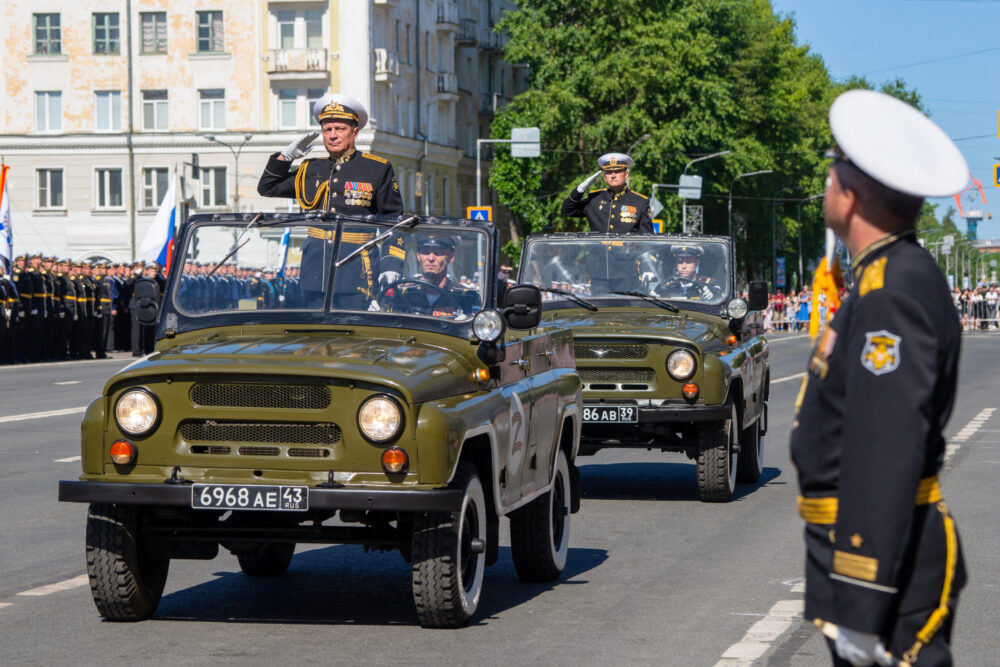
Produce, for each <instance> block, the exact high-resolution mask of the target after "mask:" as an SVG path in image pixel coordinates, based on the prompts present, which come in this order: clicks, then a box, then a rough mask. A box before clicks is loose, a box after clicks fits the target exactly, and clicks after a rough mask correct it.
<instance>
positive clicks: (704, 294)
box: [701, 285, 713, 301]
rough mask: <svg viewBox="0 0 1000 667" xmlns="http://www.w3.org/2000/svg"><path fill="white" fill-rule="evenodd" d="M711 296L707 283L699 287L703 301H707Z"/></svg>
mask: <svg viewBox="0 0 1000 667" xmlns="http://www.w3.org/2000/svg"><path fill="white" fill-rule="evenodd" d="M712 296H713V294H712V288H711V287H709V286H708V285H703V286H702V288H701V298H702V299H704V300H705V301H708V300H709V299H711V298H712Z"/></svg>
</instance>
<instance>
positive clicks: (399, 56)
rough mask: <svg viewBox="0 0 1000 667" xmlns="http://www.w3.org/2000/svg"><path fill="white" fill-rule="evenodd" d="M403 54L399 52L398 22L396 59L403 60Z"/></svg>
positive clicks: (397, 27)
mask: <svg viewBox="0 0 1000 667" xmlns="http://www.w3.org/2000/svg"><path fill="white" fill-rule="evenodd" d="M402 56H403V52H402V51H400V50H399V21H396V58H399V59H402Z"/></svg>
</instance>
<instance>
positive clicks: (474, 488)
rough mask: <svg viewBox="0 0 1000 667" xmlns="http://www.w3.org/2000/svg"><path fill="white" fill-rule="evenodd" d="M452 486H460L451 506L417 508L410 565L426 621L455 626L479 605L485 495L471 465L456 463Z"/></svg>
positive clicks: (418, 606) (419, 607) (425, 623)
mask: <svg viewBox="0 0 1000 667" xmlns="http://www.w3.org/2000/svg"><path fill="white" fill-rule="evenodd" d="M452 486H453V487H455V488H459V489H462V492H463V495H462V507H461V509H460V510H458V511H456V512H428V513H426V514H419V515H417V517H416V520H415V521H414V526H413V554H412V557H413V562H412V564H411V566H410V573H411V581H412V584H413V602H414V605H415V606H416V609H417V617H418V618H419V619H420V624H421V625H423V626H425V627H442V628H457V627H460V626H462V625H464V624H465V622H466V621H468V620H469V619H470V618H471V617H472V615H473V614H475V613H476V608H477V607H478V606H479V598H480V595H481V594H482V591H483V578H484V570H485V568H486V539H487V537H486V496H485V494H484V493H483V485H482V483H481V482H480V481H479V476H478V475H477V474H476V469H475V467H474V466H473V465H472V464H471V463H468V462H462V463H459V464H458V468H457V469H456V471H455V477H454V479H453V480H452Z"/></svg>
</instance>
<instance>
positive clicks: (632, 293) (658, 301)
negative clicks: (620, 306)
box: [611, 290, 681, 313]
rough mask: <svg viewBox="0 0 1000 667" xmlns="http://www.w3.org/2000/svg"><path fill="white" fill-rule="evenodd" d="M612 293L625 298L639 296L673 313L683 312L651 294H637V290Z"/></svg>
mask: <svg viewBox="0 0 1000 667" xmlns="http://www.w3.org/2000/svg"><path fill="white" fill-rule="evenodd" d="M611 293H612V294H624V295H625V296H637V297H639V298H640V299H645V300H646V301H652V302H653V303H655V304H656V305H657V306H659V307H660V308H666V309H667V310H669V311H670V312H671V313H679V312H681V311H680V310H679V309H678V308H677V306H675V305H673V304H671V303H667V302H666V301H664V300H663V299H657V298H656V297H655V296H653V295H651V294H643V293H642V292H637V291H635V290H628V291H627V292H611Z"/></svg>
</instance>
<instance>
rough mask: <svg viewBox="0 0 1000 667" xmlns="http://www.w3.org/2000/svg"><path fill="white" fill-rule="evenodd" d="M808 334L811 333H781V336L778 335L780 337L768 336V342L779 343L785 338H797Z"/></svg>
mask: <svg viewBox="0 0 1000 667" xmlns="http://www.w3.org/2000/svg"><path fill="white" fill-rule="evenodd" d="M765 335H767V334H765ZM808 335H809V334H794V335H792V336H785V335H781V336H778V337H775V338H768V339H767V342H768V343H778V342H781V341H783V340H795V339H796V338H805V337H806V336H808Z"/></svg>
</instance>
